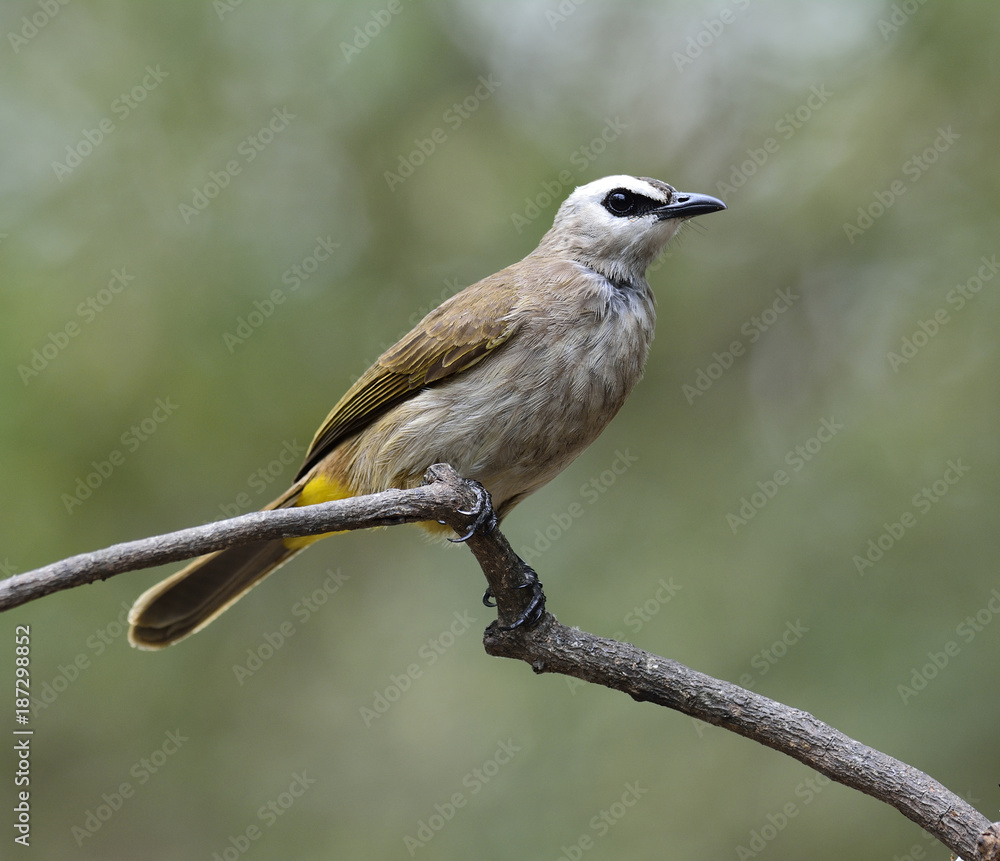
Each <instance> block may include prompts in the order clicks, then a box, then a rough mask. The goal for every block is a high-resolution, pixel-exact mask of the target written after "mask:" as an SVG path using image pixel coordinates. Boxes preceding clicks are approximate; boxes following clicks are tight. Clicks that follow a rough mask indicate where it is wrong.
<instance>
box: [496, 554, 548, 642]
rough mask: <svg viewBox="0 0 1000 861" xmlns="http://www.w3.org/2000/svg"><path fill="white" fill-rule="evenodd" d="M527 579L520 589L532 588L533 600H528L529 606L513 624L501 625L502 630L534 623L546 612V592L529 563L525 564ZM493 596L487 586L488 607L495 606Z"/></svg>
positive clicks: (510, 629)
mask: <svg viewBox="0 0 1000 861" xmlns="http://www.w3.org/2000/svg"><path fill="white" fill-rule="evenodd" d="M524 574H525V581H524V583H522V584H521V585H520V586H518V587H517V588H518V589H530V590H531V600H530V601H529V602H528V606H527V607H525V608H524V610H522V611H521V614H520V615H519V616H518V617H517V618H516V619H515V620H514V623H513V624H512V625H499V626H498V627H499V628H500V630H501V631H513V630H514V629H515V628H520V627H521V626H522V625H528V626H529V627H530V626H531V625H534V624H535V623H536V622H537V621H538V620H539V619H541V618H542V614H543V613H544V612H545V593H544V592H543V591H542V583H541V581H540V580H539V579H538V575H537V574H536V573H535V570H534V569H533V568H529V567H528V566H527V565H525V566H524ZM491 598H493V592H492V590H491V589H489V587H487V589H486V592H485V593H483V604H485V605H486V606H487V607H495V606H496V603H495V602H491V600H490V599H491Z"/></svg>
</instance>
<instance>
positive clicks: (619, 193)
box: [604, 188, 637, 216]
mask: <svg viewBox="0 0 1000 861" xmlns="http://www.w3.org/2000/svg"><path fill="white" fill-rule="evenodd" d="M636 204H637V200H636V196H635V195H634V194H633V193H632V192H630V191H627V190H625V189H623V188H617V189H615V190H614V191H612V192H611V193H610V194H609V195H608V196H607V197H606V198H604V208H605V209H607V210H608V212H610V213H611V214H612V215H619V216H620V215H632V214H633V213H634V212H635V210H636Z"/></svg>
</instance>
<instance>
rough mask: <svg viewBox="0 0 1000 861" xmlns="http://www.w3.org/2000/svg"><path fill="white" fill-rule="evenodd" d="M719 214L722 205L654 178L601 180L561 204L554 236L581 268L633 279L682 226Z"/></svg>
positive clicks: (620, 177)
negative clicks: (692, 219)
mask: <svg viewBox="0 0 1000 861" xmlns="http://www.w3.org/2000/svg"><path fill="white" fill-rule="evenodd" d="M719 209H725V205H724V204H723V203H722V202H721V201H718V200H716V199H715V198H712V197H708V196H707V195H698V194H687V193H684V192H678V191H677V190H676V189H675V188H674V187H673V186H671V185H668V184H667V183H665V182H661V181H660V180H658V179H650V178H647V177H636V176H625V175H620V176H606V177H604V178H603V179H598V180H595V181H594V182H591V183H588V184H587V185H582V186H580V187H579V188H577V189H576V190H575V191H574V192H573V193H572V194H571V195H570V196H569V197H568V198H567V199H566V202H565V203H563V205H562V206H561V207H559V211H558V212H557V213H556V218H555V223H554V225H553V232H554V233H556V234H558V236H559V240H560V245H562V246H563V248H564V249H565V250H566V251H568V252H569V253H570V254H571V255H573V256H574V257H575V258H576V259H578V260H579V261H580V262H581V263H584V264H585V265H587V266H591V267H592V268H594V269H596V270H597V271H598V272H601V273H602V274H611V273H613V275H614V277H615V278H619V277H623V278H633V279H634V278H641V277H642V276H643V275H644V274H645V271H646V267H647V266H649V264H650V263H651V262H652V261H653V259H654V258H655V257H656V255H657V254H659V253H660V251H661V250H662V248H663V246H664V245H666V244H667V242H668V241H669V240H670V238H671V237H672V236H673V235H674V234H675V233H676V232H677V230H678V229H679V227H680V225H681V223H682V222H683V221H685V220H686V219H688V218H693V217H694V216H696V215H703V214H705V213H708V212H714V211H717V210H719Z"/></svg>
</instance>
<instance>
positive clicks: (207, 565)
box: [128, 486, 306, 649]
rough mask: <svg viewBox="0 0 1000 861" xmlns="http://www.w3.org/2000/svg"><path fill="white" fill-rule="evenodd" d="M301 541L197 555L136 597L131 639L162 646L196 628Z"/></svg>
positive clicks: (291, 496)
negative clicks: (191, 560)
mask: <svg viewBox="0 0 1000 861" xmlns="http://www.w3.org/2000/svg"><path fill="white" fill-rule="evenodd" d="M300 493H301V489H300V487H298V486H296V487H293V488H291V489H290V490H289V491H288V492H287V493H285V494H284V495H283V496H281V497H279V498H278V499H276V500H275V501H274V502H272V503H271V504H270V505H269V506H267V507H268V508H269V509H273V508H286V507H288V506H291V505H295V504H296V503H297V502H298V501H299V495H300ZM305 546H306V545H305V544H304V543H298V544H295V545H293V546H292V547H289V546H287V545H286V543H285V541H284V540H282V539H280V538H279V539H276V540H273V541H257V542H254V543H252V544H243V545H240V546H237V547H229V548H227V549H226V550H220V551H218V552H217V553H210V554H208V555H207V556H202V557H200V558H198V559H195V560H194V561H193V562H192V563H191V564H190V565H188V566H187V567H186V568H183V569H182V570H180V571H178V572H177V573H176V574H173V575H172V576H170V577H168V578H167V579H166V580H163V581H162V582H160V583H157V584H156V585H155V586H154V587H153V588H152V589H150V590H148V591H147V592H145V593H144V594H143V595H141V596H140V597H139V600H138V601H136V602H135V605H134V606H133V607H132V610H131V612H130V613H129V616H128V619H129V622H130V623H131V628H130V629H129V634H128V638H129V642H130V643H132V645H133V646H137V647H138V648H140V649H163V648H165V647H166V646H169V645H172V644H173V643H176V642H177V641H178V640H181V639H183V638H184V637H186V636H188V635H189V634H193V633H194V632H195V631H200V630H201V629H202V628H204V627H205V626H206V625H207V624H208V623H209V622H211V621H212V620H213V619H214V618H215V617H216V616H218V615H219V614H220V613H222V612H223V611H224V610H226V609H227V608H228V607H229V606H230V605H231V604H233V603H235V602H236V601H238V600H239V599H240V598H242V597H243V595H245V594H246V593H247V592H248V591H250V589H252V588H253V587H254V586H256V585H257V584H258V583H259V582H260V581H261V580H263V579H264V578H265V577H266V576H267V575H268V574H270V573H271V572H272V571H274V570H275V569H276V568H278V567H279V566H280V565H283V564H284V563H285V562H287V561H288V560H289V559H291V558H292V557H293V556H294V555H295V554H296V553H298V552H299V551H300V550H302V549H303V548H304V547H305Z"/></svg>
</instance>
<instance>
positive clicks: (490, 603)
mask: <svg viewBox="0 0 1000 861" xmlns="http://www.w3.org/2000/svg"><path fill="white" fill-rule="evenodd" d="M496 605H497V602H496V601H494V600H493V590H492V589H490V587H489V586H487V587H486V591H485V592H483V606H484V607H496Z"/></svg>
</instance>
